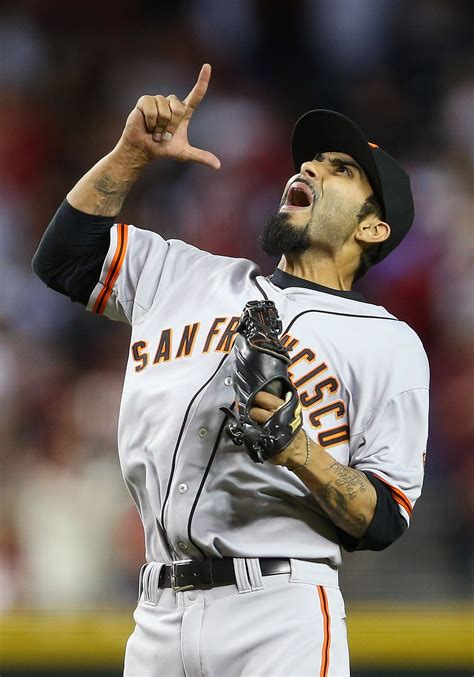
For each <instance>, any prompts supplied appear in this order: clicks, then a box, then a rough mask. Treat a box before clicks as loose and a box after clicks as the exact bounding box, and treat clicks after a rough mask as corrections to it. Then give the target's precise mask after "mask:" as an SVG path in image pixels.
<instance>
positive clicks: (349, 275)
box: [278, 252, 354, 291]
mask: <svg viewBox="0 0 474 677" xmlns="http://www.w3.org/2000/svg"><path fill="white" fill-rule="evenodd" d="M278 267H279V268H281V270H283V271H284V272H285V273H289V274H290V275H295V276H296V277H302V278H303V279H305V280H309V281H310V282H315V283H316V284H320V285H323V286H324V287H329V288H330V289H339V290H341V291H350V290H351V289H352V282H353V279H354V267H353V266H352V265H348V263H347V261H346V262H343V261H341V260H338V257H335V258H333V257H331V256H327V255H324V254H314V253H311V254H308V253H306V252H305V253H303V254H302V255H299V256H295V257H293V256H291V255H289V254H284V255H283V256H282V257H281V259H280V263H279V264H278Z"/></svg>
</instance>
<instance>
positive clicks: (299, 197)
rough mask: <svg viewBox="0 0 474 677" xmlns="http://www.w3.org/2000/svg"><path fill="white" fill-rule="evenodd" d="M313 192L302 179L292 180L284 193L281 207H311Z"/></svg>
mask: <svg viewBox="0 0 474 677" xmlns="http://www.w3.org/2000/svg"><path fill="white" fill-rule="evenodd" d="M313 202H314V194H313V191H312V190H311V188H310V187H309V186H308V185H307V184H306V183H304V182H303V181H294V182H293V183H292V184H291V186H290V188H289V189H288V192H287V194H286V199H285V202H284V204H283V207H290V208H294V209H298V208H299V209H301V208H307V207H312V205H313Z"/></svg>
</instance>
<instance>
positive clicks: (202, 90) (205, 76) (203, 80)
mask: <svg viewBox="0 0 474 677" xmlns="http://www.w3.org/2000/svg"><path fill="white" fill-rule="evenodd" d="M211 71H212V69H211V66H210V65H209V64H208V63H205V64H204V65H203V67H202V68H201V72H200V73H199V76H198V79H197V80H196V84H195V85H194V87H193V88H192V90H191V91H190V92H189V94H188V96H187V97H186V98H185V99H184V103H185V104H186V106H187V107H188V108H190V109H191V110H190V115H192V114H193V113H194V111H195V110H196V108H197V107H198V106H199V104H200V103H201V101H202V100H203V99H204V97H205V95H206V92H207V86H208V84H209V80H210V79H211Z"/></svg>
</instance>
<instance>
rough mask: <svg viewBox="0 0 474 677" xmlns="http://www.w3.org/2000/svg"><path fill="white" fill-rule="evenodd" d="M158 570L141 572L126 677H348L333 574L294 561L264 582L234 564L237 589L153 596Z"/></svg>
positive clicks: (247, 563) (256, 569) (253, 564)
mask: <svg viewBox="0 0 474 677" xmlns="http://www.w3.org/2000/svg"><path fill="white" fill-rule="evenodd" d="M161 567H162V564H159V563H156V562H152V563H150V564H148V565H147V566H146V568H145V569H144V571H143V572H142V586H141V587H142V593H141V596H140V600H139V602H138V606H137V608H136V610H135V613H134V619H135V622H136V627H135V630H134V632H133V633H132V635H131V636H130V638H129V640H128V643H127V648H126V653H125V669H124V677H202V676H203V675H205V676H206V677H234V676H235V677H237V676H239V677H277V676H280V675H281V677H300V676H301V677H303V676H306V675H311V676H312V677H315V676H316V677H348V675H349V674H350V671H349V652H348V646H347V633H346V626H345V610H344V602H343V599H342V595H341V592H340V590H339V586H338V579H337V572H336V571H334V570H332V569H331V568H330V567H328V566H327V565H325V564H319V563H311V562H303V561H301V560H291V574H277V575H274V576H263V577H262V575H261V573H260V566H259V563H258V559H241V558H235V559H234V569H235V573H236V580H237V584H236V585H227V586H220V587H215V588H211V589H207V590H189V591H183V592H174V591H173V590H172V589H171V588H164V589H161V588H158V577H159V572H160V570H161Z"/></svg>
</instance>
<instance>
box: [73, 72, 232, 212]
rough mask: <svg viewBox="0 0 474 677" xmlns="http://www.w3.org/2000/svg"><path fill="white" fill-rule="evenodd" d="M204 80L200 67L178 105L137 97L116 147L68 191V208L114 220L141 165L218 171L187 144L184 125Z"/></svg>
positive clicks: (174, 100)
mask: <svg viewBox="0 0 474 677" xmlns="http://www.w3.org/2000/svg"><path fill="white" fill-rule="evenodd" d="M210 77H211V66H210V65H209V64H204V65H203V67H202V68H201V72H200V73H199V76H198V79H197V81H196V84H195V85H194V87H193V88H192V90H191V91H190V92H189V94H188V95H187V96H186V98H185V99H184V100H183V101H180V99H178V97H177V96H175V95H174V94H171V95H170V96H166V97H165V96H162V95H156V96H142V97H140V99H139V100H138V101H137V104H136V106H135V108H134V109H133V110H132V112H131V113H130V115H129V116H128V118H127V122H126V124H125V128H124V130H123V133H122V136H121V137H120V139H119V141H118V143H117V145H116V146H115V148H114V149H113V150H112V151H111V152H110V153H109V154H108V155H106V156H105V157H104V158H102V160H100V161H99V162H98V163H97V164H96V165H95V166H94V167H92V169H90V170H89V171H88V172H87V174H85V176H83V177H82V179H80V181H79V182H78V183H77V184H76V185H75V186H74V188H73V189H72V190H71V191H70V192H69V194H68V196H67V200H68V202H69V204H70V205H72V206H73V207H75V208H76V209H77V210H79V211H81V212H85V213H86V214H93V215H97V216H116V215H117V214H118V213H119V212H120V210H121V208H122V205H123V202H124V200H125V198H126V196H127V194H128V192H129V191H130V189H131V187H132V186H133V184H134V183H135V182H136V181H137V179H138V178H139V177H140V175H141V174H142V172H143V170H144V169H145V167H146V166H147V165H148V164H150V162H152V161H153V160H155V159H157V158H171V159H175V160H179V161H181V162H200V163H202V164H205V165H208V166H209V167H212V168H214V169H219V167H220V161H219V159H218V158H217V157H216V156H215V155H213V154H212V153H210V152H208V151H206V150H202V149H200V148H195V147H194V146H191V145H190V143H189V141H188V126H189V122H190V120H191V117H192V115H193V113H194V111H195V110H196V108H197V107H198V106H199V104H200V103H201V101H202V100H203V98H204V96H205V95H206V91H207V87H208V85H209V80H210Z"/></svg>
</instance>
